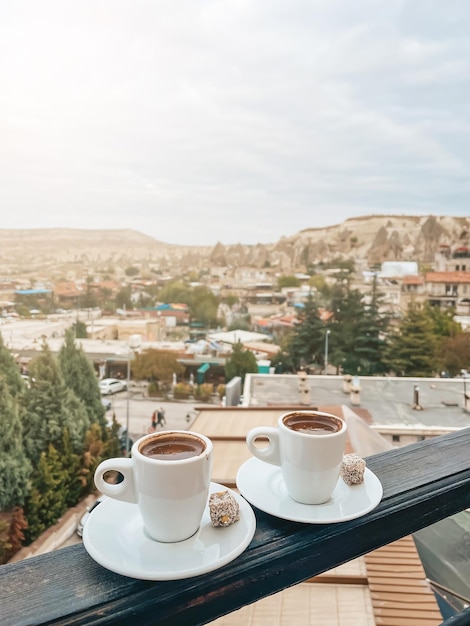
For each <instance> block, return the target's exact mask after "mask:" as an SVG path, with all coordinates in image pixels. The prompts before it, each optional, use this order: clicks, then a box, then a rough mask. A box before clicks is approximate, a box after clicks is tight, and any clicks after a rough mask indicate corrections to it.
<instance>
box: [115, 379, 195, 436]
mask: <svg viewBox="0 0 470 626" xmlns="http://www.w3.org/2000/svg"><path fill="white" fill-rule="evenodd" d="M106 397H107V398H108V399H109V400H110V401H111V405H112V406H111V409H110V410H109V411H107V413H106V418H107V419H108V420H112V417H113V412H114V413H115V415H116V420H117V421H118V422H119V423H120V424H121V425H122V426H124V427H126V425H127V392H125V391H124V392H121V393H117V394H115V395H113V396H106ZM206 404H207V403H206ZM160 407H161V408H163V410H164V411H165V419H166V426H165V429H170V428H171V429H178V430H186V429H187V428H188V426H190V425H191V423H192V422H193V421H194V418H195V417H196V414H195V408H196V407H197V404H196V403H194V402H162V401H161V400H159V399H152V398H146V397H142V396H138V395H137V394H134V393H132V392H131V394H130V399H129V436H130V438H131V439H133V440H134V441H135V440H136V439H138V438H139V437H142V436H143V435H146V434H147V430H148V428H149V426H150V424H151V421H152V413H153V412H154V411H155V410H156V409H159V408H160ZM188 416H189V418H188Z"/></svg>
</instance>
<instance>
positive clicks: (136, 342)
mask: <svg viewBox="0 0 470 626" xmlns="http://www.w3.org/2000/svg"><path fill="white" fill-rule="evenodd" d="M141 342H142V335H130V337H129V340H128V346H129V348H130V352H129V353H128V355H127V398H126V448H125V450H126V456H128V454H129V406H130V399H131V390H130V386H131V384H130V383H131V357H132V356H134V353H135V352H136V351H137V350H138V349H139V348H140V344H141Z"/></svg>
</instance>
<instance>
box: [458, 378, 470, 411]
mask: <svg viewBox="0 0 470 626" xmlns="http://www.w3.org/2000/svg"><path fill="white" fill-rule="evenodd" d="M460 373H461V374H462V377H463V410H464V411H467V399H468V396H467V377H468V375H469V374H468V371H467V370H464V369H462V370H460Z"/></svg>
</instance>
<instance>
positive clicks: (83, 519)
mask: <svg viewBox="0 0 470 626" xmlns="http://www.w3.org/2000/svg"><path fill="white" fill-rule="evenodd" d="M106 498H107V496H99V498H97V499H96V500H95V501H94V502H93V504H91V505H90V506H89V507H87V510H86V511H85V513H84V514H83V515H82V516H81V518H80V519H79V521H78V524H77V528H76V532H77V535H78V536H79V537H82V536H83V528H84V527H85V524H86V523H87V521H88V518H89V517H90V513H91V512H92V511H93V509H96V507H97V506H98V505H99V504H101V502H103V500H106Z"/></svg>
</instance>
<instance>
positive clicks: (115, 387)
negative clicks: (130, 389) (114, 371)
mask: <svg viewBox="0 0 470 626" xmlns="http://www.w3.org/2000/svg"><path fill="white" fill-rule="evenodd" d="M126 389H127V385H126V383H125V382H124V381H122V380H118V379H117V378H103V380H100V392H101V395H102V396H109V395H110V394H113V393H119V391H126Z"/></svg>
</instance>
